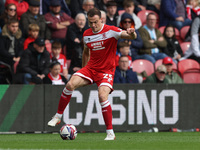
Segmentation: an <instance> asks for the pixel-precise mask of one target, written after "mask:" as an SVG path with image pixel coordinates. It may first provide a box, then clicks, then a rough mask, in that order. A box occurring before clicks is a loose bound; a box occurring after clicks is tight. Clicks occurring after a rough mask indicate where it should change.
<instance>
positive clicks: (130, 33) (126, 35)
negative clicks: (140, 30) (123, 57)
mask: <svg viewBox="0 0 200 150" xmlns="http://www.w3.org/2000/svg"><path fill="white" fill-rule="evenodd" d="M121 38H122V39H132V40H134V39H136V38H137V33H136V32H135V29H134V28H128V29H127V30H123V31H122V33H121Z"/></svg>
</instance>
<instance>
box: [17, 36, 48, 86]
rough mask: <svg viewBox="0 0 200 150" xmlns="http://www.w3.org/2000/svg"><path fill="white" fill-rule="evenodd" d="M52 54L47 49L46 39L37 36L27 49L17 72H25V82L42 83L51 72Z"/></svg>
mask: <svg viewBox="0 0 200 150" xmlns="http://www.w3.org/2000/svg"><path fill="white" fill-rule="evenodd" d="M49 65H50V54H49V52H48V51H47V50H46V49H45V41H44V39H42V38H37V39H36V40H35V42H34V43H31V44H30V45H29V47H28V49H26V50H25V51H24V52H23V54H22V57H21V59H20V62H19V64H18V67H17V73H21V74H23V83H25V84H29V83H35V84H41V83H42V80H43V78H44V77H45V76H46V75H47V74H48V73H49Z"/></svg>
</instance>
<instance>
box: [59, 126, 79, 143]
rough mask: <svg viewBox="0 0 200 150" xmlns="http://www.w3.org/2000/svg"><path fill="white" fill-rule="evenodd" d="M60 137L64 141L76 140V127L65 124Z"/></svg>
mask: <svg viewBox="0 0 200 150" xmlns="http://www.w3.org/2000/svg"><path fill="white" fill-rule="evenodd" d="M60 137H61V138H62V139H63V140H74V139H75V138H76V137H77V130H76V127H75V126H74V125H72V124H65V125H63V126H62V127H61V129H60Z"/></svg>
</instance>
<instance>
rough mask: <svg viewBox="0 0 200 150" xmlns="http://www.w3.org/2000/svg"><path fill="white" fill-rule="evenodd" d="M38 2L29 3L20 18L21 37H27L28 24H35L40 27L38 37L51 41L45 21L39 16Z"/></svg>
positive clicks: (33, 0) (34, 0)
mask: <svg viewBox="0 0 200 150" xmlns="http://www.w3.org/2000/svg"><path fill="white" fill-rule="evenodd" d="M39 9H40V2H39V1H36V0H31V1H29V9H28V11H27V12H26V13H24V14H23V15H22V16H21V20H20V24H21V27H22V30H23V36H24V37H25V38H27V37H28V26H29V24H37V25H38V26H39V27H40V32H39V37H41V38H44V39H46V40H47V39H48V40H49V39H51V32H50V30H49V28H48V27H47V25H46V20H45V18H44V16H43V15H40V14H39Z"/></svg>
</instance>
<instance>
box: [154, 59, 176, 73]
mask: <svg viewBox="0 0 200 150" xmlns="http://www.w3.org/2000/svg"><path fill="white" fill-rule="evenodd" d="M162 61H163V60H162V59H159V60H157V61H156V62H155V64H154V66H155V70H156V69H157V67H158V66H160V65H162ZM172 68H173V70H174V71H176V70H177V65H176V63H175V62H173V66H172Z"/></svg>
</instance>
